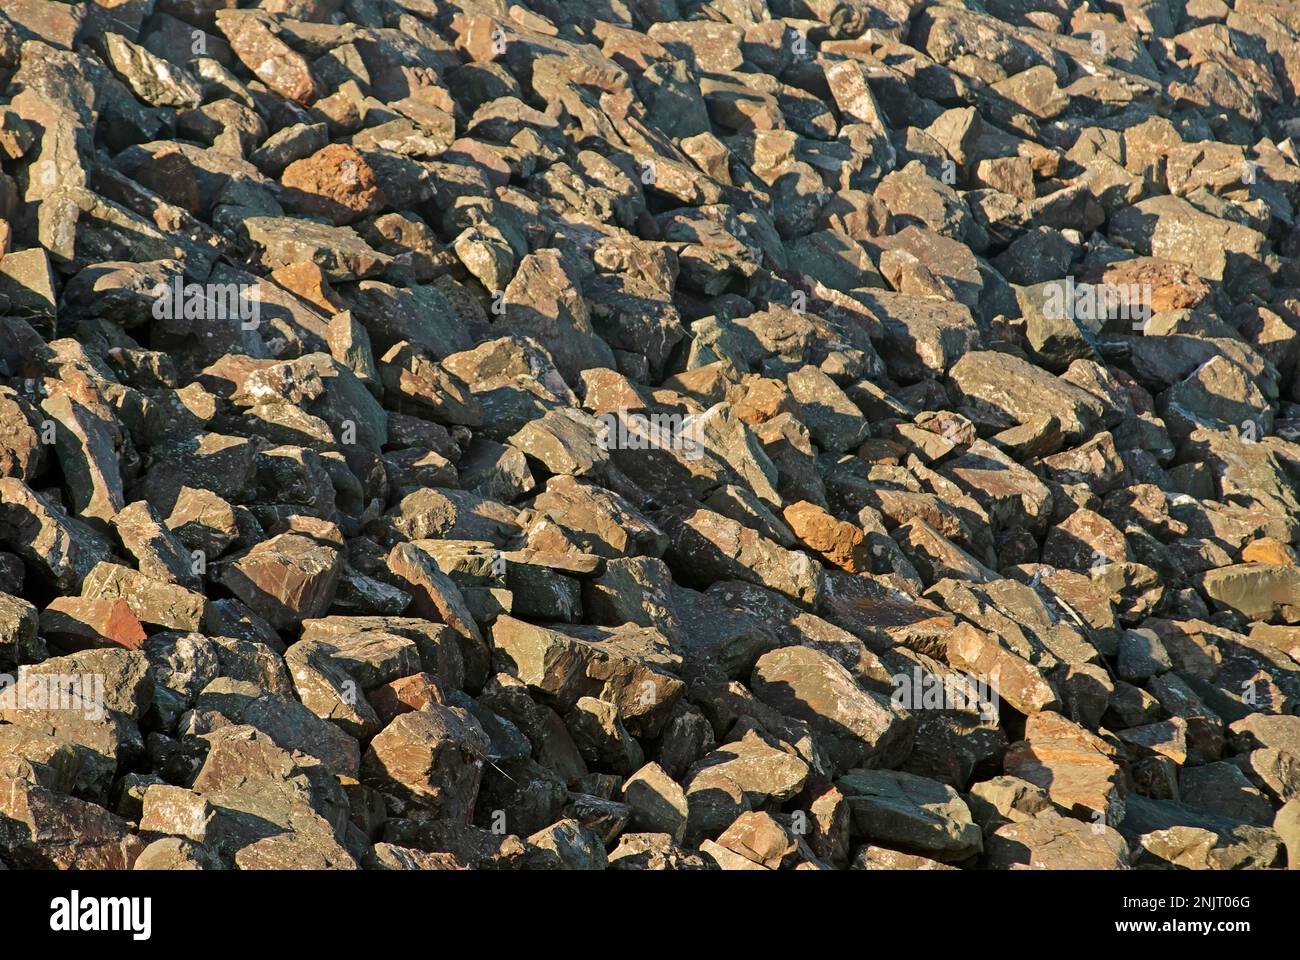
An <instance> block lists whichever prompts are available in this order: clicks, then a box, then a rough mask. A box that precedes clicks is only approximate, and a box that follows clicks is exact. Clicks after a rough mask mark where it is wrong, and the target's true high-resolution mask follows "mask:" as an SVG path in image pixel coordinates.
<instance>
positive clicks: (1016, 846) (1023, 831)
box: [987, 813, 1129, 870]
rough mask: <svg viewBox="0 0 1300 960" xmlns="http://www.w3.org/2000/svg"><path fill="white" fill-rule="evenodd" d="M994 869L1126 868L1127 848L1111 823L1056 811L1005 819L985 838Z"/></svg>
mask: <svg viewBox="0 0 1300 960" xmlns="http://www.w3.org/2000/svg"><path fill="white" fill-rule="evenodd" d="M987 847H988V862H989V866H990V867H991V868H993V869H995V870H1010V869H1014V868H1015V867H1017V866H1021V867H1026V868H1028V869H1030V870H1127V869H1129V850H1128V844H1126V843H1125V842H1124V838H1123V837H1121V836H1120V835H1119V833H1117V832H1116V831H1115V829H1114V828H1113V827H1108V826H1104V825H1101V824H1088V823H1081V822H1080V821H1078V820H1072V819H1070V818H1069V817H1062V816H1060V815H1058V814H1055V813H1046V814H1043V815H1041V816H1038V817H1035V818H1033V819H1032V820H1025V821H1022V822H1020V823H1008V824H1004V825H1003V826H1001V827H998V829H997V830H995V831H994V832H993V835H992V836H990V837H989V838H988V844H987Z"/></svg>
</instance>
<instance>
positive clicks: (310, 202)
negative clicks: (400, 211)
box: [280, 143, 384, 225]
mask: <svg viewBox="0 0 1300 960" xmlns="http://www.w3.org/2000/svg"><path fill="white" fill-rule="evenodd" d="M280 183H282V184H283V185H284V187H285V195H284V198H285V200H287V201H288V203H289V205H290V206H292V207H293V208H294V209H295V210H297V211H298V212H299V213H305V214H314V215H318V216H323V217H326V218H327V219H329V220H330V221H331V222H333V223H334V224H336V225H342V224H347V223H352V222H354V221H356V220H360V219H362V218H364V217H368V216H370V215H371V214H372V213H377V212H378V211H379V210H381V209H382V208H383V206H384V192H383V190H381V189H380V188H379V182H378V180H377V179H376V177H375V171H374V170H372V169H371V168H370V164H368V163H367V162H366V158H365V157H363V156H362V155H361V154H360V152H358V151H357V149H356V148H355V147H349V146H347V145H346V144H342V143H332V144H330V145H329V146H328V147H325V148H323V149H321V150H317V151H316V152H315V153H313V154H312V155H311V156H310V157H304V158H303V159H302V160H295V161H294V162H293V163H291V164H289V166H288V167H286V168H285V171H284V173H283V174H281V176H280Z"/></svg>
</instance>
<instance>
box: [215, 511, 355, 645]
mask: <svg viewBox="0 0 1300 960" xmlns="http://www.w3.org/2000/svg"><path fill="white" fill-rule="evenodd" d="M340 570H341V564H340V562H339V555H338V551H337V550H336V549H334V548H333V547H332V546H330V545H328V544H326V543H323V542H321V541H319V540H316V539H314V538H312V537H308V536H303V535H301V534H296V533H283V534H280V535H279V536H278V537H273V538H271V539H270V540H266V541H263V542H262V543H259V544H258V545H257V546H255V547H253V548H252V549H251V550H249V551H248V552H247V553H245V554H244V555H243V556H241V557H239V558H238V559H236V560H233V561H231V562H230V564H229V566H227V567H226V568H225V570H224V571H223V573H222V582H223V583H224V584H226V586H227V587H229V588H230V590H231V592H233V593H234V594H235V595H236V596H237V597H239V598H240V599H241V600H243V601H244V602H245V603H247V604H248V605H249V607H251V608H252V609H253V610H254V611H255V612H256V613H258V614H260V615H261V616H263V617H265V618H266V619H267V621H268V622H270V623H271V624H272V625H273V626H275V627H278V628H282V629H283V628H287V627H290V626H292V625H293V624H295V623H298V622H300V621H302V620H307V619H311V618H313V617H319V616H321V615H323V614H324V613H325V611H326V610H328V609H329V606H330V604H331V603H332V602H333V600H334V591H335V590H336V589H337V587H338V581H339V574H340Z"/></svg>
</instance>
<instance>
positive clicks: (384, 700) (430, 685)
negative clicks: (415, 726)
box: [366, 673, 447, 726]
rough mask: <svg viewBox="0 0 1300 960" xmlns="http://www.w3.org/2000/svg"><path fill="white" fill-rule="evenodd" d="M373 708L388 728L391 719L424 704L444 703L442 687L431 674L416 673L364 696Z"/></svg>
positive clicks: (444, 697)
mask: <svg viewBox="0 0 1300 960" xmlns="http://www.w3.org/2000/svg"><path fill="white" fill-rule="evenodd" d="M366 699H367V700H369V701H370V705H371V706H372V707H374V708H375V713H376V714H378V716H379V720H380V722H381V723H383V725H384V726H388V725H389V724H390V723H392V722H393V719H394V718H396V717H399V716H401V715H402V714H404V713H410V712H411V711H412V710H420V709H422V708H423V707H424V705H425V704H426V703H446V702H447V698H446V695H445V694H444V693H443V690H442V685H441V684H440V683H439V682H438V678H437V677H435V676H434V675H433V674H431V673H416V674H412V675H411V676H409V677H398V678H397V679H396V680H393V681H390V682H389V683H385V684H383V685H382V686H379V687H376V688H375V689H373V690H371V691H370V692H369V693H367V694H366Z"/></svg>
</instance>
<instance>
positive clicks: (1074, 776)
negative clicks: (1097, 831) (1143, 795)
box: [1004, 713, 1126, 824]
mask: <svg viewBox="0 0 1300 960" xmlns="http://www.w3.org/2000/svg"><path fill="white" fill-rule="evenodd" d="M1004 766H1005V768H1006V772H1007V773H1008V774H1010V775H1011V776H1014V777H1020V778H1021V779H1023V780H1027V781H1029V782H1030V783H1032V784H1035V785H1036V786H1039V787H1042V788H1043V789H1044V790H1046V791H1047V795H1048V796H1049V797H1050V798H1051V800H1052V803H1053V804H1054V805H1055V806H1056V807H1057V808H1058V809H1060V810H1063V811H1065V812H1066V813H1069V814H1072V815H1077V816H1081V817H1083V818H1086V819H1089V820H1093V821H1094V822H1099V823H1103V824H1115V823H1119V822H1120V821H1122V820H1123V819H1124V810H1125V809H1126V808H1125V790H1124V779H1123V775H1122V773H1121V770H1120V767H1119V764H1118V763H1117V762H1116V760H1115V748H1114V747H1112V746H1111V745H1110V744H1108V743H1107V742H1106V741H1105V740H1102V739H1101V738H1100V737H1098V736H1096V735H1095V734H1092V733H1090V732H1088V731H1087V730H1085V729H1083V728H1082V727H1080V726H1078V725H1077V724H1074V723H1071V722H1070V721H1068V720H1066V719H1065V718H1064V717H1061V716H1060V715H1059V714H1055V713H1037V714H1034V715H1032V716H1030V717H1029V718H1028V720H1027V721H1026V723H1025V739H1024V740H1021V741H1018V742H1016V743H1013V744H1011V745H1010V746H1009V747H1008V748H1007V754H1006V760H1005V762H1004ZM1098 817H1100V818H1102V819H1097V818H1098Z"/></svg>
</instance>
